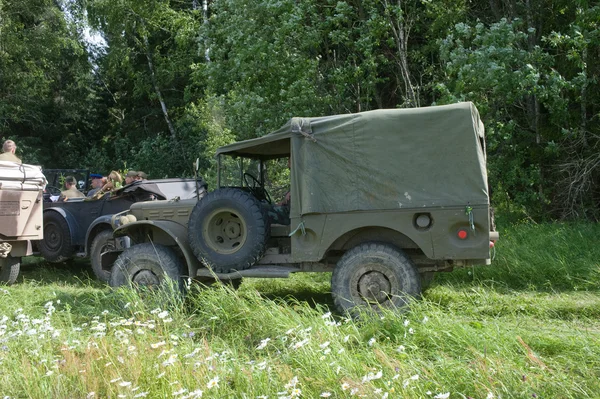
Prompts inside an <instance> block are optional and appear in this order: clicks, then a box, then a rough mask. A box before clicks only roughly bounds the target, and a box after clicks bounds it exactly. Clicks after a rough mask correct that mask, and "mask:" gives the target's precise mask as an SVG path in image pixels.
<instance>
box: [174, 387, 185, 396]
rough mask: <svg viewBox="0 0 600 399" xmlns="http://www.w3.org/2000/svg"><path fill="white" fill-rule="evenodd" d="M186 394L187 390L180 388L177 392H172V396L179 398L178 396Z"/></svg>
mask: <svg viewBox="0 0 600 399" xmlns="http://www.w3.org/2000/svg"><path fill="white" fill-rule="evenodd" d="M186 392H187V389H185V388H181V389H180V390H179V391H177V392H173V396H179V395H183V394H184V393H186Z"/></svg>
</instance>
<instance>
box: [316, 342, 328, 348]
mask: <svg viewBox="0 0 600 399" xmlns="http://www.w3.org/2000/svg"><path fill="white" fill-rule="evenodd" d="M329 344H330V342H329V341H326V342H323V343H322V344H321V345H319V347H320V348H321V349H325V348H327V347H328V346H329Z"/></svg>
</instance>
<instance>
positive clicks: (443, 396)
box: [433, 392, 450, 399]
mask: <svg viewBox="0 0 600 399" xmlns="http://www.w3.org/2000/svg"><path fill="white" fill-rule="evenodd" d="M449 397H450V392H446V393H438V394H437V395H435V396H434V397H433V399H448V398H449Z"/></svg>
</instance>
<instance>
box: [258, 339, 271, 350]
mask: <svg viewBox="0 0 600 399" xmlns="http://www.w3.org/2000/svg"><path fill="white" fill-rule="evenodd" d="M270 340H271V338H265V339H263V340H262V341H260V344H259V345H258V346H257V347H256V349H258V350H261V349H265V347H266V346H267V344H268V343H269V341H270Z"/></svg>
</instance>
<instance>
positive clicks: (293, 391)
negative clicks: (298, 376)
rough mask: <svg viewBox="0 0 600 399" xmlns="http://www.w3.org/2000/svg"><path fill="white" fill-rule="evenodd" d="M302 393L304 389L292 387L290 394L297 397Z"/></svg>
mask: <svg viewBox="0 0 600 399" xmlns="http://www.w3.org/2000/svg"><path fill="white" fill-rule="evenodd" d="M301 394H302V391H301V390H300V389H299V388H294V389H292V393H291V394H290V397H292V398H297V397H299V396H300V395H301Z"/></svg>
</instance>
